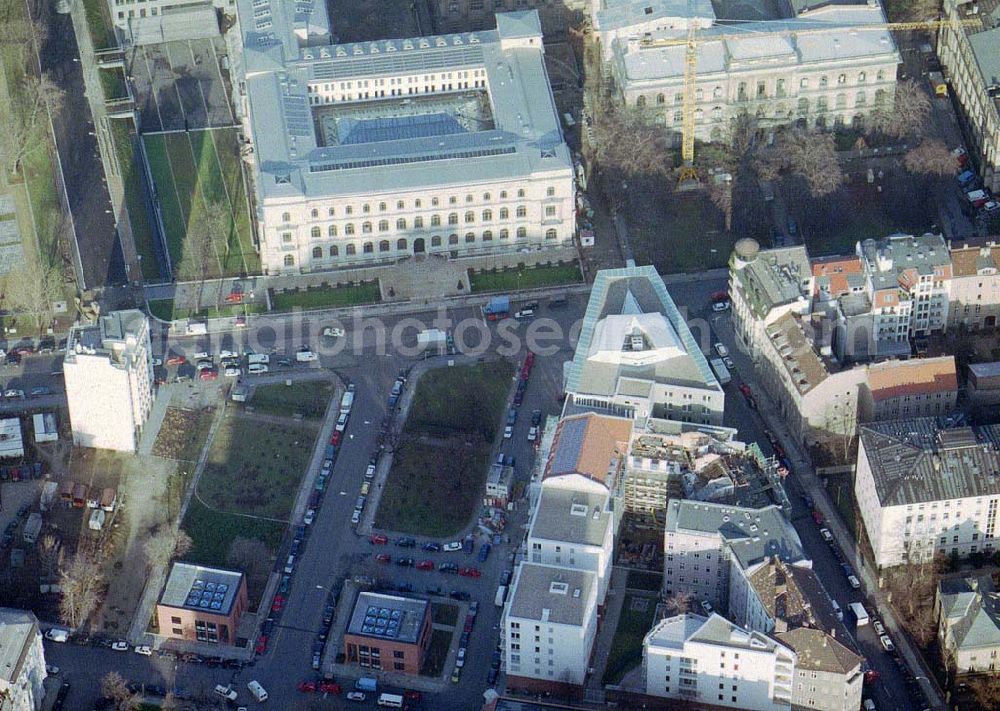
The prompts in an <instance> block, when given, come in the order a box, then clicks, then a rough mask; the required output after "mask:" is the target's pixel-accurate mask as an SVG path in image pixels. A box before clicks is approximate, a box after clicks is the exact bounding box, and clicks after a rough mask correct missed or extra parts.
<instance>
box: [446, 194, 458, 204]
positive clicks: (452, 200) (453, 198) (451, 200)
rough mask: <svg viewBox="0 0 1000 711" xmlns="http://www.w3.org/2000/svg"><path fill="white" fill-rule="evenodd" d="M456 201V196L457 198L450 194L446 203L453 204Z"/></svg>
mask: <svg viewBox="0 0 1000 711" xmlns="http://www.w3.org/2000/svg"><path fill="white" fill-rule="evenodd" d="M457 202H458V198H457V197H455V196H454V195H452V196H450V197H449V198H448V204H449V205H454V204H456V203H457Z"/></svg>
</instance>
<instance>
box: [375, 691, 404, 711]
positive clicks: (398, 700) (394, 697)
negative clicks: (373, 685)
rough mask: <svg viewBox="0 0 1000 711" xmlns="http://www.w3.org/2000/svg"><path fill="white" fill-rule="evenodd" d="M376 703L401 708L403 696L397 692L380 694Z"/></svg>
mask: <svg viewBox="0 0 1000 711" xmlns="http://www.w3.org/2000/svg"><path fill="white" fill-rule="evenodd" d="M378 705H379V706H388V707H389V708H393V709H401V708H403V697H402V696H400V695H399V694H382V695H381V696H379V697H378Z"/></svg>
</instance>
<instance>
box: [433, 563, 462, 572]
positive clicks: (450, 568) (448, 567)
mask: <svg viewBox="0 0 1000 711" xmlns="http://www.w3.org/2000/svg"><path fill="white" fill-rule="evenodd" d="M438 570H439V571H440V572H442V573H457V572H458V566H457V565H456V564H455V563H442V564H441V565H439V566H438Z"/></svg>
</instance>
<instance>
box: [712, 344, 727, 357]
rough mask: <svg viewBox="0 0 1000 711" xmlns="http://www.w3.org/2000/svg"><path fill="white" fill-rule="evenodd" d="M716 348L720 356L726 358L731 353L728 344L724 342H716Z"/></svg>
mask: <svg viewBox="0 0 1000 711" xmlns="http://www.w3.org/2000/svg"><path fill="white" fill-rule="evenodd" d="M714 348H715V352H716V353H718V354H719V357H720V358H725V357H726V356H727V355H729V349H728V348H726V346H725V345H724V344H722V343H716V344H715V346H714Z"/></svg>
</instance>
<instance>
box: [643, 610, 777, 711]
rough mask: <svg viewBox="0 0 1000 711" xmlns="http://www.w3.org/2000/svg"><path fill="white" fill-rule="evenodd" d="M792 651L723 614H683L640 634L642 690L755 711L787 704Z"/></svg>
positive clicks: (656, 694)
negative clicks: (643, 636)
mask: <svg viewBox="0 0 1000 711" xmlns="http://www.w3.org/2000/svg"><path fill="white" fill-rule="evenodd" d="M795 662H796V655H795V652H793V651H792V650H791V649H789V648H788V647H786V646H785V645H783V644H780V643H779V642H776V641H775V640H773V639H771V638H770V637H767V636H766V635H763V634H761V633H760V632H750V631H747V630H745V629H743V628H742V627H740V626H738V625H736V624H734V623H732V622H730V621H729V620H727V619H725V618H723V617H720V616H719V615H716V614H712V615H711V616H709V617H707V618H706V617H703V616H701V615H693V614H683V615H677V616H675V617H668V618H666V619H665V620H662V621H661V622H660V623H659V624H657V625H656V626H655V627H654V628H653V629H652V630H651V631H650V632H649V634H647V635H646V638H645V639H644V640H643V647H642V669H643V677H644V679H645V683H646V693H647V694H649V695H650V696H660V697H664V698H671V699H681V700H684V701H688V702H691V703H694V704H710V705H712V706H723V707H729V708H737V709H754V710H756V711H777V710H778V709H790V708H791V702H792V678H793V674H794V671H795Z"/></svg>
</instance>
